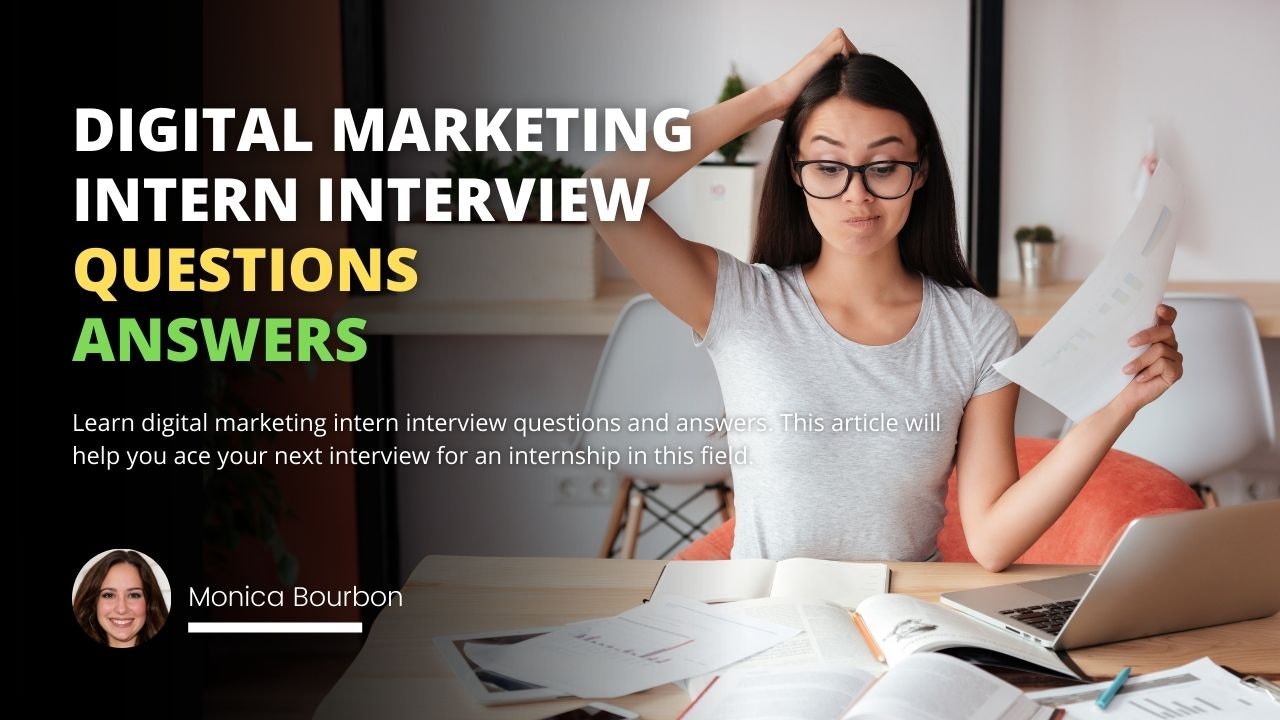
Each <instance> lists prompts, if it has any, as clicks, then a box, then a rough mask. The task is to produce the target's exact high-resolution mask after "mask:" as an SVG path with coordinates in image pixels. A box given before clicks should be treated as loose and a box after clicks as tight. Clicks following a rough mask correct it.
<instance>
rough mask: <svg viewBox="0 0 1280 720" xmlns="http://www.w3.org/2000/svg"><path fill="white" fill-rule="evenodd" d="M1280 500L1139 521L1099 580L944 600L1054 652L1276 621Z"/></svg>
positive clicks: (1028, 585)
mask: <svg viewBox="0 0 1280 720" xmlns="http://www.w3.org/2000/svg"><path fill="white" fill-rule="evenodd" d="M1277 568H1280V500H1275V501H1267V502H1256V503H1250V504H1246V505H1234V506H1230V507H1220V508H1213V509H1209V510H1191V511H1187V512H1180V513H1172V514H1168V515H1156V516H1152V517H1145V518H1138V519H1137V520H1134V521H1133V522H1131V523H1129V525H1128V527H1126V528H1125V530H1124V534H1123V535H1121V537H1120V542H1119V543H1117V544H1116V546H1115V548H1114V549H1113V550H1112V551H1111V555H1110V556H1109V557H1108V558H1107V561H1106V562H1105V563H1104V564H1103V565H1102V567H1101V568H1100V569H1099V570H1098V571H1097V572H1091V573H1080V574H1078V575H1067V576H1065V577H1059V578H1051V579H1048V580H1035V581H1031V582H1022V583H1013V584H1009V585H1000V586H996V587H987V588H979V589H975V590H961V591H957V592H948V593H943V594H942V596H941V599H942V602H943V604H945V605H949V606H951V607H953V608H955V609H956V610H959V611H960V612H962V613H964V614H966V615H969V616H971V617H974V618H976V619H978V620H981V621H983V622H985V623H988V624H991V625H994V626H996V627H998V628H1001V629H1004V630H1008V631H1009V632H1011V633H1014V634H1015V635H1018V636H1019V637H1022V638H1025V639H1026V640H1029V641H1031V642H1033V643H1035V644H1037V645H1040V646H1043V647H1047V648H1050V649H1052V650H1071V649H1074V648H1079V647H1087V646H1089V645H1098V644H1100V643H1109V642H1117V641H1120V640H1129V639H1131V638H1138V637H1147V636H1150V635H1159V634H1162V633H1169V632H1176V631H1179V630H1190V629H1192V628H1199V627H1206V626H1209V625H1220V624H1222V623H1229V622H1236V621H1238V620H1251V619H1253V618H1260V617H1267V616H1269V615H1272V614H1274V613H1275V612H1277V611H1280V570H1278V569H1277Z"/></svg>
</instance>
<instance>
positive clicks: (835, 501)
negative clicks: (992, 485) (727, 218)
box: [701, 251, 1018, 560]
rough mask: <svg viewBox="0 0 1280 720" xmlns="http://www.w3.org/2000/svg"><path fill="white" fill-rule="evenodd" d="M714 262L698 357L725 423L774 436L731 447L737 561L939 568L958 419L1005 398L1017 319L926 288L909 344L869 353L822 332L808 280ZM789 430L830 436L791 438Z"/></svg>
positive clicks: (745, 436) (828, 330) (741, 439)
mask: <svg viewBox="0 0 1280 720" xmlns="http://www.w3.org/2000/svg"><path fill="white" fill-rule="evenodd" d="M718 254H719V269H718V271H717V278H716V297H715V304H714V307H713V309H712V312H711V323H710V325H709V326H708V327H707V334H706V337H705V338H704V339H703V340H702V341H701V342H702V344H704V345H705V346H706V348H707V350H708V351H709V352H710V354H711V357H712V359H713V360H714V362H715V366H716V372H717V374H718V375H719V377H720V385H721V387H722V388H723V390H724V403H725V413H726V415H727V416H728V417H730V418H763V419H764V420H765V422H766V423H767V424H768V428H769V429H768V430H767V431H763V432H761V431H758V430H757V431H754V432H730V434H729V443H730V446H731V447H732V448H741V447H745V448H746V454H747V462H746V463H735V464H734V465H733V483H734V498H735V500H734V502H735V511H736V517H737V529H736V534H735V536H734V542H733V557H734V558H771V559H778V560H781V559H783V558H788V557H811V558H825V559H832V560H926V559H929V558H931V557H932V556H933V555H934V553H935V551H936V548H937V545H936V542H935V540H936V538H937V535H938V530H939V529H940V528H941V527H942V519H943V516H944V514H945V508H944V500H945V498H946V493H947V477H948V475H950V472H951V466H952V462H953V460H954V458H955V450H956V438H957V433H958V431H959V427H960V418H961V416H962V414H963V412H964V407H965V404H966V403H967V402H968V401H969V398H972V397H974V396H975V395H981V394H983V393H988V392H991V391H993V390H998V389H1000V388H1002V387H1004V386H1005V385H1007V384H1009V380H1007V379H1006V378H1004V377H1003V376H1001V375H1000V374H998V373H997V372H996V371H995V370H994V369H992V367H991V365H992V363H994V362H996V361H998V360H1001V359H1003V358H1006V357H1009V356H1010V355H1012V354H1013V353H1014V352H1015V351H1016V350H1017V348H1018V332H1017V328H1016V327H1015V326H1014V323H1013V319H1012V318H1011V317H1009V314H1008V313H1006V312H1005V311H1004V310H1003V309H1002V308H1001V307H1000V306H999V305H996V304H995V303H994V302H992V301H991V300H990V299H989V298H987V297H986V296H984V295H983V294H982V293H980V292H978V291H976V290H971V289H954V288H948V287H943V286H941V285H939V284H937V283H936V282H934V281H932V280H930V279H928V278H925V281H924V301H923V303H922V304H921V308H920V315H919V317H918V318H917V319H916V323H915V325H914V326H913V327H912V328H911V330H910V332H908V333H907V335H906V336H905V337H903V338H902V339H900V340H898V341H897V342H894V343H892V344H889V345H878V346H872V345H861V344H859V343H856V342H853V341H852V340H849V339H848V338H845V337H843V336H842V335H840V334H839V333H838V332H836V330H835V329H834V328H832V327H831V325H830V324H829V323H828V322H827V321H826V319H825V318H824V317H823V315H822V313H821V311H820V310H819V309H818V306H817V304H816V303H815V302H814V300H813V296H812V295H811V294H810V293H809V286H808V284H807V283H806V282H805V280H804V276H803V274H802V273H801V270H800V267H799V266H792V267H789V268H786V269H783V270H774V269H772V268H770V267H768V266H765V265H748V264H746V263H743V262H741V261H740V260H737V259H736V258H734V257H733V256H732V255H729V254H727V253H725V252H722V251H718ZM784 415H791V416H795V415H798V416H799V417H800V418H801V419H805V420H810V419H819V418H820V419H822V420H823V426H824V429H823V430H822V431H818V430H816V429H815V428H814V425H809V426H808V428H809V429H800V428H799V426H798V425H796V424H793V426H792V427H791V428H790V429H784V424H783V422H784V421H783V416H784ZM837 418H840V419H842V421H844V427H843V428H837V427H836V419H837ZM890 419H892V420H894V421H896V427H895V426H893V425H891V424H890Z"/></svg>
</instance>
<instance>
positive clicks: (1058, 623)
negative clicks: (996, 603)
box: [1000, 598, 1080, 635]
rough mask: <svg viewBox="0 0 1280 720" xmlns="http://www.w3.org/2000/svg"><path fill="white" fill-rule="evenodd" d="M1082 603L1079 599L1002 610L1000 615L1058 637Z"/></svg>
mask: <svg viewBox="0 0 1280 720" xmlns="http://www.w3.org/2000/svg"><path fill="white" fill-rule="evenodd" d="M1079 603H1080V600H1079V599H1078V598H1077V599H1075V600H1063V601H1062V602H1055V603H1048V604H1046V605H1028V606H1027V607H1020V608H1010V609H1009V610H1001V611H1000V614H1001V615H1004V616H1006V617H1009V618H1012V619H1014V620H1017V621H1018V622H1020V623H1025V624H1027V625H1030V626H1031V627H1033V628H1036V629H1037V630H1041V631H1043V632H1047V633H1049V634H1050V635H1057V634H1058V633H1059V632H1060V631H1061V630H1062V626H1063V625H1065V624H1066V623H1067V618H1069V617H1071V613H1072V612H1074V611H1075V609H1076V605H1077V604H1079Z"/></svg>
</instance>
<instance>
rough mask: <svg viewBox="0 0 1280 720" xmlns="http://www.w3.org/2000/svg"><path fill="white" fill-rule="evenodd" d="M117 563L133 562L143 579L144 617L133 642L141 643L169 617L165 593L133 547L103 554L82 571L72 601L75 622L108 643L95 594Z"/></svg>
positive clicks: (155, 631) (145, 562) (101, 641)
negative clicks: (100, 620)
mask: <svg viewBox="0 0 1280 720" xmlns="http://www.w3.org/2000/svg"><path fill="white" fill-rule="evenodd" d="M120 563H128V564H130V565H132V566H133V567H134V568H135V569H137V571H138V577H140V578H141V579H142V597H143V598H144V599H145V600H146V602H147V616H146V619H145V620H144V621H143V623H142V629H141V630H139V631H138V640H137V643H136V644H139V645H141V644H142V643H144V642H146V641H148V640H150V639H151V638H153V637H155V634H156V633H157V632H159V631H160V628H161V627H163V626H164V621H165V620H167V619H168V617H169V608H168V607H167V606H166V605H165V604H164V593H163V592H162V591H161V590H160V583H159V582H157V581H156V576H155V573H153V572H151V565H150V563H148V562H147V559H146V558H144V557H143V556H142V554H141V553H138V552H135V551H133V550H112V551H111V552H109V553H107V554H106V555H103V556H102V559H100V560H98V562H96V563H94V564H93V567H91V568H89V572H87V573H85V575H84V579H83V580H81V581H80V587H79V588H77V589H76V596H75V600H73V601H72V609H73V610H74V611H75V614H76V622H78V623H80V627H81V629H83V630H84V631H85V633H87V634H88V635H89V637H91V638H93V639H94V640H96V641H98V642H100V643H102V644H103V645H108V644H109V642H108V640H107V633H106V631H105V630H103V629H102V626H101V625H99V624H98V594H99V593H100V592H101V591H102V583H103V582H104V581H105V580H106V579H107V573H108V572H110V571H111V568H113V567H115V566H116V565H119V564H120Z"/></svg>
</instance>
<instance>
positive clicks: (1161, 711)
mask: <svg viewBox="0 0 1280 720" xmlns="http://www.w3.org/2000/svg"><path fill="white" fill-rule="evenodd" d="M1109 685H1111V683H1110V682H1100V683H1097V684H1094V685H1085V686H1079V687H1072V688H1058V689H1054V690H1041V691H1039V692H1033V693H1028V697H1030V698H1031V699H1032V700H1035V701H1036V702H1038V703H1040V704H1041V705H1047V706H1049V707H1055V708H1065V709H1066V711H1067V717H1068V718H1108V719H1109V720H1153V718H1184V717H1197V718H1198V717H1204V718H1231V719H1232V720H1255V719H1256V720H1264V719H1267V718H1270V719H1271V720H1274V718H1277V717H1280V703H1277V702H1276V701H1275V700H1273V699H1271V697H1270V696H1268V695H1267V694H1266V693H1264V692H1261V691H1258V690H1254V689H1251V688H1249V687H1248V686H1246V685H1245V684H1244V683H1242V682H1241V681H1240V678H1237V677H1236V676H1235V675H1232V674H1231V673H1229V672H1227V671H1226V670H1223V669H1222V668H1221V667H1219V666H1218V665H1217V664H1216V663H1214V662H1213V661H1212V660H1210V659H1209V658H1200V659H1199V660H1196V661H1195V662H1191V663H1187V664H1186V665H1183V666H1182V667H1176V668H1173V669H1170V670H1162V671H1160V672H1153V673H1146V674H1144V675H1137V676H1135V677H1133V678H1130V679H1129V681H1128V682H1126V683H1125V684H1124V686H1123V687H1121V688H1120V692H1119V693H1117V694H1116V696H1115V698H1114V699H1112V701H1111V704H1109V705H1107V708H1106V709H1105V710H1102V709H1099V708H1098V706H1097V705H1096V704H1094V703H1095V701H1096V700H1097V699H1098V696H1099V695H1101V694H1102V693H1103V692H1104V691H1105V690H1106V689H1107V687H1108V686H1109Z"/></svg>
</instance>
